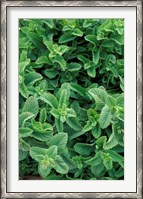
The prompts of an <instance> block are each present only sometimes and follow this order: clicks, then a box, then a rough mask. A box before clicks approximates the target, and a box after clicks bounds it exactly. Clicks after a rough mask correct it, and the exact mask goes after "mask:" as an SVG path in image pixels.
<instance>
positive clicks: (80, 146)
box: [74, 143, 94, 156]
mask: <svg viewBox="0 0 143 199" xmlns="http://www.w3.org/2000/svg"><path fill="white" fill-rule="evenodd" d="M74 149H75V151H76V152H77V153H79V154H81V155H85V156H88V155H90V154H91V152H92V151H93V149H94V147H93V146H92V145H90V144H85V143H76V144H75V145H74Z"/></svg>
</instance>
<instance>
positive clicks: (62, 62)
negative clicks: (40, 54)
mask: <svg viewBox="0 0 143 199" xmlns="http://www.w3.org/2000/svg"><path fill="white" fill-rule="evenodd" d="M53 63H58V64H59V65H60V67H61V69H62V70H63V71H65V69H66V65H67V63H66V61H65V59H64V58H63V57H62V56H60V55H57V56H56V57H55V58H54V60H53Z"/></svg>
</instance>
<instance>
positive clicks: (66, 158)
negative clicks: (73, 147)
mask: <svg viewBox="0 0 143 199" xmlns="http://www.w3.org/2000/svg"><path fill="white" fill-rule="evenodd" d="M60 156H61V157H62V159H63V161H64V162H65V163H66V164H67V165H68V167H69V170H72V169H75V168H76V164H75V163H74V161H73V160H72V159H71V158H70V156H69V155H68V154H67V153H62V154H61V155H60Z"/></svg>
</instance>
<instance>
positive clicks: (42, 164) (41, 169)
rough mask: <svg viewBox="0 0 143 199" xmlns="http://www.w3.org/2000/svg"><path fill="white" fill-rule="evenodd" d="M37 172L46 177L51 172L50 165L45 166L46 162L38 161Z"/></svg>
mask: <svg viewBox="0 0 143 199" xmlns="http://www.w3.org/2000/svg"><path fill="white" fill-rule="evenodd" d="M38 172H39V174H40V176H41V177H43V178H45V177H47V176H48V175H49V174H50V172H51V167H50V166H46V163H45V162H44V161H43V162H40V164H39V166H38Z"/></svg>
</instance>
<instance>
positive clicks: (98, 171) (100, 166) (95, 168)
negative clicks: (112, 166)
mask: <svg viewBox="0 0 143 199" xmlns="http://www.w3.org/2000/svg"><path fill="white" fill-rule="evenodd" d="M103 170H104V165H103V163H101V164H98V165H97V166H91V172H92V173H93V174H94V175H95V176H96V177H99V176H102V171H103Z"/></svg>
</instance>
